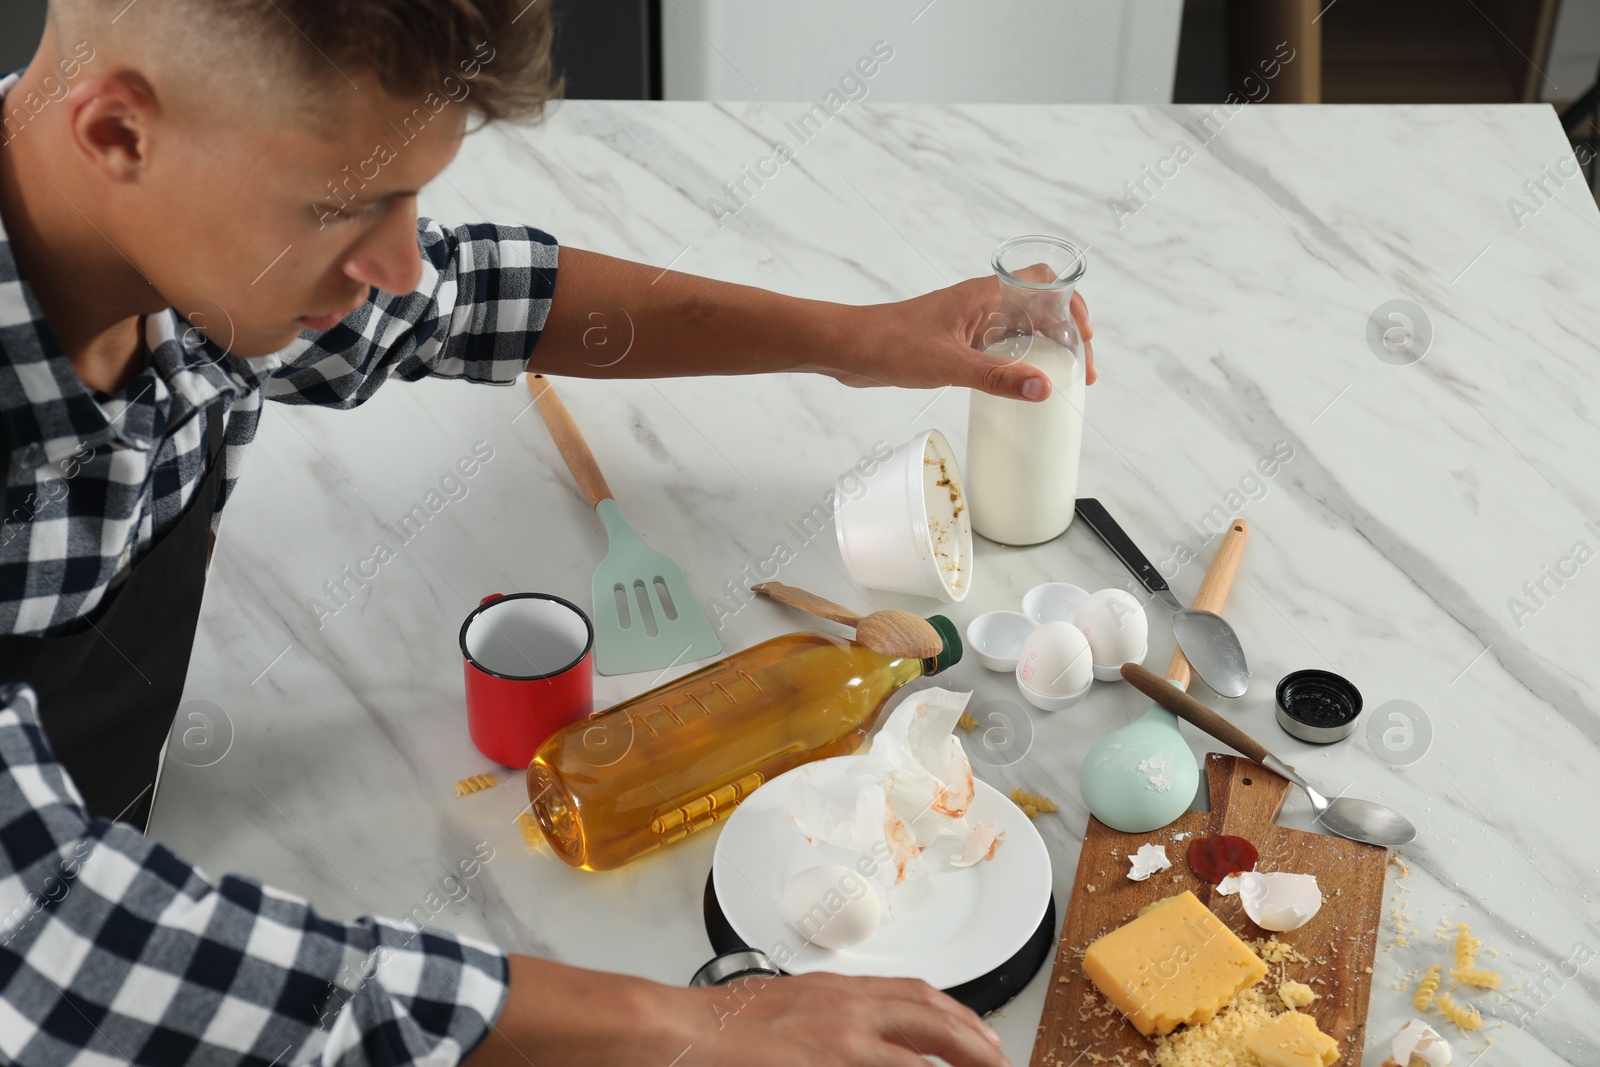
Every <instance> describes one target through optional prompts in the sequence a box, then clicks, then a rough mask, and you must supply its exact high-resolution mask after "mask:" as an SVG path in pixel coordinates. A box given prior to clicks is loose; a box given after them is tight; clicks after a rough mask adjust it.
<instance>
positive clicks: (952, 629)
mask: <svg viewBox="0 0 1600 1067" xmlns="http://www.w3.org/2000/svg"><path fill="white" fill-rule="evenodd" d="M928 622H929V624H930V625H932V626H933V629H934V632H935V633H937V634H938V635H939V640H941V641H943V642H944V650H943V651H942V652H940V653H939V654H938V655H937V656H935V657H933V658H932V659H925V660H923V661H922V665H923V668H924V670H925V671H926V673H928V674H938V673H939V672H940V671H947V670H949V669H950V668H951V667H954V666H955V665H956V664H957V663H960V662H961V632H960V631H959V630H957V629H956V624H955V623H953V622H951V621H950V620H949V619H947V618H945V617H944V616H943V615H929V616H928Z"/></svg>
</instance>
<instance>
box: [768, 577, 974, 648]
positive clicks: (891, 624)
mask: <svg viewBox="0 0 1600 1067" xmlns="http://www.w3.org/2000/svg"><path fill="white" fill-rule="evenodd" d="M750 588H751V589H753V590H755V591H756V592H758V593H763V594H765V595H767V596H769V597H771V598H772V599H773V600H776V601H778V602H779V603H780V604H787V605H789V606H790V607H791V608H799V609H800V610H801V611H804V612H808V613H810V614H812V615H815V616H817V617H818V618H821V619H828V620H829V621H831V622H837V623H840V624H841V625H844V626H853V627H855V630H856V639H857V640H859V641H860V642H861V643H862V644H863V645H866V646H867V647H868V648H870V649H872V651H874V652H882V653H883V654H884V655H885V656H915V657H917V658H918V659H928V658H929V657H932V656H937V655H938V654H939V653H940V652H943V651H944V642H943V641H942V640H940V638H939V633H938V631H937V630H935V629H934V628H933V626H932V624H931V623H929V622H928V620H927V619H924V618H922V617H921V616H918V615H913V614H911V612H909V611H900V610H898V609H896V608H889V609H886V610H884V611H874V612H873V613H872V614H871V615H857V614H856V613H855V612H853V611H851V610H850V609H849V608H847V607H843V606H842V605H839V604H835V603H834V602H833V601H831V600H826V599H824V598H822V597H820V596H817V594H815V593H808V592H806V591H805V590H804V589H796V588H795V587H794V586H792V585H784V584H783V583H782V582H758V583H756V584H755V585H752V586H751V587H750Z"/></svg>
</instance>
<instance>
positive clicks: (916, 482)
mask: <svg viewBox="0 0 1600 1067" xmlns="http://www.w3.org/2000/svg"><path fill="white" fill-rule="evenodd" d="M833 517H834V527H835V530H836V532H837V533H838V535H839V554H840V555H841V556H843V557H844V566H845V570H847V571H848V572H849V573H850V577H851V578H853V579H854V580H855V581H856V582H858V583H860V584H861V585H865V586H870V587H872V588H873V589H888V590H890V591H892V592H896V593H912V594H915V595H917V596H928V597H936V598H938V599H940V600H945V601H959V600H964V599H966V595H967V591H968V590H969V589H970V588H971V587H972V522H971V520H970V519H969V517H968V515H967V497H966V493H965V492H963V490H962V488H961V472H960V470H959V469H958V467H957V465H956V456H955V452H954V451H952V450H951V448H950V442H948V441H946V440H945V437H944V434H942V433H940V432H939V431H938V430H925V431H923V432H922V433H920V434H918V435H917V436H916V437H913V438H912V439H911V440H910V441H908V442H907V443H905V444H903V445H901V446H899V447H898V448H896V449H895V450H894V454H893V455H892V456H891V457H890V458H889V459H888V460H887V461H886V462H884V463H883V465H882V466H880V467H878V468H877V469H876V470H874V471H873V472H872V473H871V474H867V475H865V476H863V475H861V474H860V473H859V472H857V471H855V470H851V471H848V472H846V474H844V475H843V476H841V477H840V479H839V484H838V485H837V486H836V487H835V493H834V499H833Z"/></svg>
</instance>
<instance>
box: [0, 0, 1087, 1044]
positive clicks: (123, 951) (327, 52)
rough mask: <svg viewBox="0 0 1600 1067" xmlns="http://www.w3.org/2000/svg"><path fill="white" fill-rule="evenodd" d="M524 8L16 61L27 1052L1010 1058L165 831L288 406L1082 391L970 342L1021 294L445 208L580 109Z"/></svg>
mask: <svg viewBox="0 0 1600 1067" xmlns="http://www.w3.org/2000/svg"><path fill="white" fill-rule="evenodd" d="M525 2H526V0H387V2H386V0H226V2H225V0H132V2H131V3H130V2H128V0H53V2H52V4H51V9H50V21H49V28H48V30H47V32H46V35H45V39H44V41H43V42H42V43H41V45H40V48H39V51H38V54H37V55H36V56H35V59H34V61H33V63H32V64H30V66H29V67H28V69H27V70H26V71H24V72H22V73H21V74H20V75H18V76H12V77H10V78H7V79H4V80H0V96H3V99H0V227H3V229H0V431H3V434H0V456H3V458H4V462H3V463H0V470H4V471H5V482H4V495H5V499H4V505H5V511H4V517H3V520H0V1058H3V1059H7V1060H10V1061H13V1062H17V1063H21V1064H34V1063H40V1064H43V1063H65V1062H73V1063H97V1062H101V1061H103V1060H104V1061H120V1062H137V1063H173V1062H183V1061H186V1060H191V1059H192V1060H195V1061H201V1060H205V1061H207V1062H213V1061H215V1062H229V1061H239V1062H254V1063H260V1064H264V1065H265V1064H271V1063H276V1062H283V1063H299V1062H309V1061H312V1060H322V1061H326V1062H338V1063H366V1062H372V1063H405V1062H412V1061H422V1062H429V1063H450V1062H454V1061H455V1060H457V1059H459V1058H460V1057H461V1056H463V1055H466V1054H468V1053H471V1054H472V1056H473V1059H474V1062H475V1063H478V1062H481V1063H501V1062H506V1063H525V1062H538V1063H541V1064H544V1063H580V1064H581V1063H593V1064H603V1063H624V1062H626V1063H639V1062H655V1061H657V1059H658V1058H659V1062H661V1063H667V1062H670V1061H673V1059H674V1057H678V1056H683V1057H685V1058H684V1059H683V1061H682V1062H683V1063H684V1064H685V1067H688V1065H689V1064H695V1063H714V1064H720V1063H729V1064H732V1063H736V1062H737V1063H747V1062H761V1063H780V1064H781V1063H795V1064H800V1063H807V1064H810V1063H823V1062H843V1063H863V1064H865V1063H893V1062H905V1063H914V1062H918V1058H917V1053H918V1052H922V1053H931V1054H936V1055H939V1056H942V1057H943V1058H945V1059H946V1060H948V1061H949V1062H951V1063H952V1064H955V1065H957V1067H964V1065H968V1064H972V1065H977V1064H984V1065H989V1064H997V1063H1001V1062H1003V1059H1002V1057H1001V1056H1000V1054H999V1052H998V1049H997V1045H998V1041H997V1040H996V1039H995V1038H994V1035H993V1033H992V1032H991V1031H989V1030H988V1028H987V1027H985V1026H984V1025H983V1024H982V1023H981V1021H979V1020H978V1019H977V1018H976V1017H975V1016H974V1015H973V1014H972V1013H971V1012H969V1011H966V1010H965V1009H964V1008H961V1007H960V1006H959V1005H956V1004H955V1003H954V1002H953V1001H950V1000H948V999H947V998H944V997H943V996H941V995H940V994H938V993H936V992H935V991H933V990H931V989H929V988H927V987H926V986H925V985H922V984H921V983H916V982H904V981H880V980H859V979H858V980H846V979H842V978H836V977H831V976H812V977H807V978H799V979H784V980H781V981H776V982H772V983H769V984H768V985H767V986H766V987H765V988H764V989H763V990H762V991H761V992H760V993H759V995H757V996H756V997H754V998H753V1000H752V1001H751V1003H750V1004H748V1005H747V1006H746V1007H745V1008H744V1009H743V1010H742V1011H740V1012H739V1013H738V1015H737V1016H736V1017H734V1018H732V1019H725V1018H719V1013H718V1012H717V1011H716V1010H715V1001H714V1000H713V998H712V997H711V996H710V995H709V994H708V993H707V992H706V991H697V990H681V989H673V988H669V987H664V986H660V985H657V984H655V983H650V982H644V981H640V980H636V979H630V978H624V977H620V976H616V975H605V974H598V973H594V972H586V971H580V970H576V969H573V968H568V967H562V966H560V965H557V964H553V963H549V962H547V961H543V960H538V959H534V958H531V957H526V956H517V955H509V956H508V955H507V954H506V953H504V952H503V951H502V950H500V949H498V948H496V947H494V946H491V945H486V944H482V943H479V942H476V941H473V940H471V939H468V938H463V937H457V936H454V935H451V934H448V933H445V932H442V931H436V930H429V929H424V930H420V931H419V930H417V929H416V928H413V927H404V926H401V925H400V924H396V923H393V922H390V921H388V920H384V919H381V918H376V917H365V918H363V919H361V920H358V921H357V922H354V923H337V922H331V921H329V920H327V919H325V918H322V917H321V916H319V915H317V914H316V913H315V912H314V911H312V910H311V909H310V908H309V906H308V905H307V904H306V902H305V901H302V900H299V899H298V898H295V897H293V896H290V895H288V894H284V893H281V892H278V891H275V890H271V889H268V888H266V887H263V886H261V885H259V884H258V883H256V882H254V881H252V880H250V879H245V878H238V877H224V878H221V879H219V880H212V879H211V878H209V877H208V876H206V875H205V874H204V873H203V872H200V871H199V870H197V869H195V868H193V867H190V866H189V865H187V864H185V863H184V862H183V861H182V860H180V859H179V858H177V857H176V856H174V855H172V854H171V853H170V852H168V851H167V850H165V849H163V848H162V847H161V846H159V845H157V844H155V843H154V842H151V841H149V840H148V839H146V838H145V837H143V836H142V835H141V834H140V833H139V832H138V831H137V830H136V829H135V827H142V826H144V825H145V824H146V820H147V818H148V811H149V807H150V800H151V791H152V788H153V785H154V781H155V777H156V772H157V767H158V762H159V756H160V752H161V749H162V745H163V744H164V742H165V739H166V735H167V732H168V730H169V729H170V725H171V721H172V717H173V713H174V711H175V709H176V705H177V701H178V698H179V696H180V694H181V691H182V686H183V679H184V674H185V672H186V669H187V664H188V658H189V651H190V647H191V644H192V641H193V635H194V627H195V623H196V619H197V617H198V612H199V605H200V598H201V593H202V591H203V588H204V576H205V563H206V560H207V555H208V549H209V544H210V540H211V537H212V535H213V533H214V531H215V529H216V527H217V523H218V520H219V518H220V515H221V512H222V507H223V505H224V503H225V501H226V499H227V497H228V493H229V490H230V489H231V487H232V485H233V483H234V481H235V480H236V479H237V477H238V475H239V471H240V465H241V461H242V458H243V455H244V453H245V451H246V449H247V447H248V445H249V443H250V441H251V439H252V438H253V437H254V435H255V430H256V426H257V423H258V421H259V419H260V416H261V410H262V400H263V398H270V399H274V400H280V401H283V402H288V403H311V404H322V405H329V406H343V407H349V406H354V405H356V404H359V403H361V402H362V401H364V400H365V399H367V398H368V397H369V396H371V395H372V393H373V391H374V390H376V389H377V387H378V386H379V385H381V384H382V383H383V382H384V381H385V380H387V379H388V378H389V377H395V376H397V377H402V378H407V379H415V378H419V377H423V376H427V375H433V376H441V377H454V378H464V379H468V380H471V381H479V382H487V383H494V384H509V383H512V382H514V381H516V380H517V379H518V378H519V376H520V375H521V374H523V373H524V372H525V371H527V370H532V369H537V370H539V371H542V372H545V373H548V374H553V375H562V374H569V375H585V376H595V375H597V374H604V373H613V374H628V375H635V376H649V375H666V374H671V375H686V374H732V373H754V372H762V371H779V370H812V371H817V372H819V373H825V374H829V375H832V376H833V377H835V378H837V379H838V380H840V381H842V382H845V383H847V384H851V385H872V384H888V385H901V386H910V387H933V386H940V385H947V384H955V385H962V386H969V387H973V388H981V389H985V390H988V391H990V392H995V393H998V394H1001V395H1007V396H1013V397H1018V398H1028V399H1041V398H1043V397H1044V396H1046V395H1048V390H1049V383H1048V382H1047V381H1046V380H1045V378H1044V376H1043V375H1042V374H1040V373H1039V372H1037V371H1036V370H1033V369H1032V368H1030V367H1028V366H1027V365H1026V364H1022V363H1007V362H1005V361H1003V360H999V359H997V358H994V357H988V356H985V355H983V354H981V353H979V352H977V351H976V350H974V348H973V347H972V344H973V342H974V340H975V338H976V337H977V335H978V334H979V332H980V330H981V328H982V326H983V323H984V319H985V316H986V314H987V313H988V312H989V311H990V310H992V309H993V307H994V305H995V303H996V301H997V299H998V294H997V288H996V286H995V284H994V282H993V281H992V280H988V279H977V280H973V281H969V282H965V283H962V284H960V285H957V286H953V287H951V288H949V289H945V290H942V291H939V292H936V293H931V294H928V295H926V296H923V297H919V298H916V299H913V300H908V301H904V302H901V303H896V304H886V305H877V306H869V307H846V306H841V305H834V304H827V303H822V302H818V301H805V300H797V299H792V298H788V297H783V296H779V295H777V294H774V293H769V292H765V291H762V290H758V289H752V288H748V287H743V286H736V285H730V284H726V283H719V282H713V281H710V280H707V279H703V278H695V277H692V276H688V275H683V274H677V273H671V272H669V273H667V274H665V275H661V276H660V277H659V278H658V277H657V275H658V273H659V272H658V271H657V270H656V269H655V268H652V267H647V266H644V265H641V264H636V263H629V262H626V261H623V260H617V259H613V258H610V257H607V256H603V255H599V254H596V253H592V252H585V251H583V250H581V249H575V248H560V249H558V247H557V245H556V242H555V240H554V238H552V237H550V236H549V235H547V234H545V233H542V232H541V231H538V230H534V229H530V228H527V227H523V226H493V225H486V224H484V225H473V226H462V227H456V228H445V227H442V226H440V225H439V224H437V223H435V222H432V221H431V220H426V219H422V220H419V219H418V218H417V216H416V194H417V190H418V189H420V188H421V187H422V186H423V185H425V184H426V183H427V182H428V181H429V180H431V179H432V178H433V177H435V176H436V175H437V174H438V173H439V172H440V171H441V170H442V169H443V168H444V167H445V165H446V164H447V163H448V162H449V161H450V159H451V158H452V157H453V156H454V155H455V152H456V151H457V149H458V147H459V145H460V141H461V138H462V136H463V135H464V133H465V130H466V127H467V124H468V119H469V116H476V117H480V118H483V119H486V120H496V119H502V118H534V117H537V116H538V115H539V114H540V112H541V109H542V107H543V105H544V104H545V102H546V101H547V100H548V99H549V98H550V97H551V95H552V93H553V92H555V89H553V88H552V86H551V79H550V69H549V40H550V21H549V16H548V11H547V8H546V5H545V4H544V3H543V2H541V3H539V4H537V5H528V6H524V5H525ZM558 259H559V272H558V270H557V261H558ZM558 278H559V281H558ZM615 306H623V307H626V308H627V309H628V311H629V315H630V317H631V319H632V321H633V325H634V330H635V342H634V348H633V350H632V352H631V354H630V356H629V358H628V359H627V360H626V361H624V362H623V363H621V364H618V365H616V366H613V367H607V368H597V367H596V366H594V365H593V361H592V357H591V356H589V353H587V352H586V350H585V348H584V343H583V338H584V335H585V331H586V330H587V329H588V328H589V327H590V325H591V322H590V320H589V318H588V313H589V312H590V311H592V310H593V309H596V308H604V307H615ZM1075 314H1076V315H1077V316H1078V317H1079V319H1080V323H1081V325H1082V327H1083V330H1084V333H1085V335H1087V334H1088V323H1087V312H1086V311H1085V310H1084V309H1083V307H1082V303H1081V301H1079V302H1078V303H1077V304H1076V306H1075ZM536 345H537V347H535V346H536ZM530 356H531V359H530ZM586 357H589V358H586ZM1089 373H1090V376H1091V379H1092V375H1093V370H1092V362H1091V368H1090V371H1089ZM7 683H9V684H7ZM351 975H356V976H358V977H357V978H355V979H351V978H350V977H349V976H351ZM724 1014H725V1013H724Z"/></svg>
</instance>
